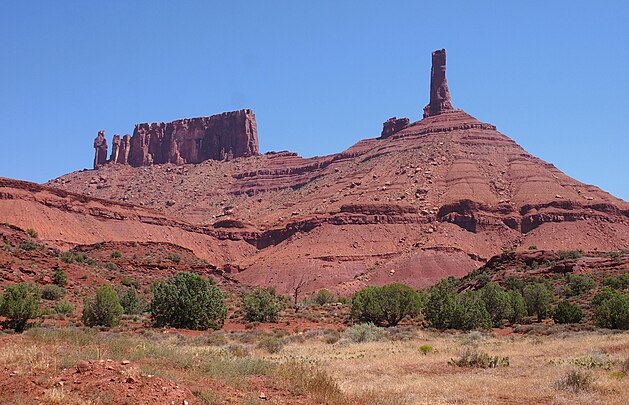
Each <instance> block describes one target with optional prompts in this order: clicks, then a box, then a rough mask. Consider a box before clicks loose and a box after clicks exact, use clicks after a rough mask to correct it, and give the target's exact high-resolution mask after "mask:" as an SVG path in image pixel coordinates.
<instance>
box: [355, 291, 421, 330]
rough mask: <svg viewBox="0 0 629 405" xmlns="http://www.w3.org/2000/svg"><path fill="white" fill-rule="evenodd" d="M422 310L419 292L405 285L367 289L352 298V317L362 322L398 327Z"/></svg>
mask: <svg viewBox="0 0 629 405" xmlns="http://www.w3.org/2000/svg"><path fill="white" fill-rule="evenodd" d="M421 309H422V302H421V297H420V295H419V294H418V293H417V291H415V290H413V289H412V288H411V287H409V286H407V285H404V284H389V285H385V286H383V287H375V286H371V287H367V288H365V289H363V290H361V291H358V292H357V293H356V294H354V297H353V298H352V310H351V313H352V317H353V318H354V319H356V320H358V321H360V322H372V323H374V324H382V323H384V322H385V321H386V322H387V324H388V325H389V326H395V325H397V324H398V323H399V322H400V321H401V320H402V319H404V317H406V316H415V315H417V314H419V312H420V311H421Z"/></svg>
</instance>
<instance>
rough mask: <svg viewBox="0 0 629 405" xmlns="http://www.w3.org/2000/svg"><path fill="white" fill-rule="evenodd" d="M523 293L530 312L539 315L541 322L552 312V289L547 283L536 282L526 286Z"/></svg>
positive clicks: (538, 319)
mask: <svg viewBox="0 0 629 405" xmlns="http://www.w3.org/2000/svg"><path fill="white" fill-rule="evenodd" d="M523 295H524V301H525V302H526V308H527V311H528V314H529V315H535V316H537V322H541V321H542V320H543V319H544V318H545V317H546V316H547V315H548V313H549V312H550V304H551V301H552V298H553V293H552V291H550V289H549V288H548V287H547V286H546V285H544V284H542V283H536V284H529V285H527V286H526V287H524V294H523Z"/></svg>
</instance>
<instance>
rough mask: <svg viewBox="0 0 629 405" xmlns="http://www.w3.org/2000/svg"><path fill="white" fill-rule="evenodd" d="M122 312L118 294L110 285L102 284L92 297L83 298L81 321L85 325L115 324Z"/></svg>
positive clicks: (117, 322)
mask: <svg viewBox="0 0 629 405" xmlns="http://www.w3.org/2000/svg"><path fill="white" fill-rule="evenodd" d="M123 313H124V310H123V308H122V306H121V305H120V301H119V299H118V294H116V291H115V290H114V289H113V287H112V286H111V285H109V284H104V285H102V286H101V287H100V288H99V289H98V290H96V295H95V296H94V297H93V298H92V299H88V298H86V299H85V306H84V308H83V323H84V324H85V325H86V326H116V325H118V324H119V323H120V319H121V318H122V314H123Z"/></svg>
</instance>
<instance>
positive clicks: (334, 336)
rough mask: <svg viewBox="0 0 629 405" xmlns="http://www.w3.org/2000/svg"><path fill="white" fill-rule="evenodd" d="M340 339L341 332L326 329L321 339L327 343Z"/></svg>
mask: <svg viewBox="0 0 629 405" xmlns="http://www.w3.org/2000/svg"><path fill="white" fill-rule="evenodd" d="M339 339H341V334H340V332H339V331H338V330H334V329H327V330H326V331H325V332H324V334H323V341H324V342H325V343H327V344H329V345H331V344H334V343H336V342H338V341H339Z"/></svg>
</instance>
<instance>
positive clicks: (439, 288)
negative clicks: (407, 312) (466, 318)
mask: <svg viewBox="0 0 629 405" xmlns="http://www.w3.org/2000/svg"><path fill="white" fill-rule="evenodd" d="M454 285H455V284H454V280H453V279H452V278H447V279H445V280H441V281H440V282H438V283H437V284H435V285H434V286H433V287H432V288H431V289H430V291H429V293H428V300H427V302H426V308H425V309H424V312H425V314H426V319H427V320H428V322H429V323H430V325H431V326H433V327H435V328H438V329H447V328H451V325H452V323H453V322H452V318H453V314H454V311H455V306H456V300H457V297H456V292H455V290H454Z"/></svg>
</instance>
